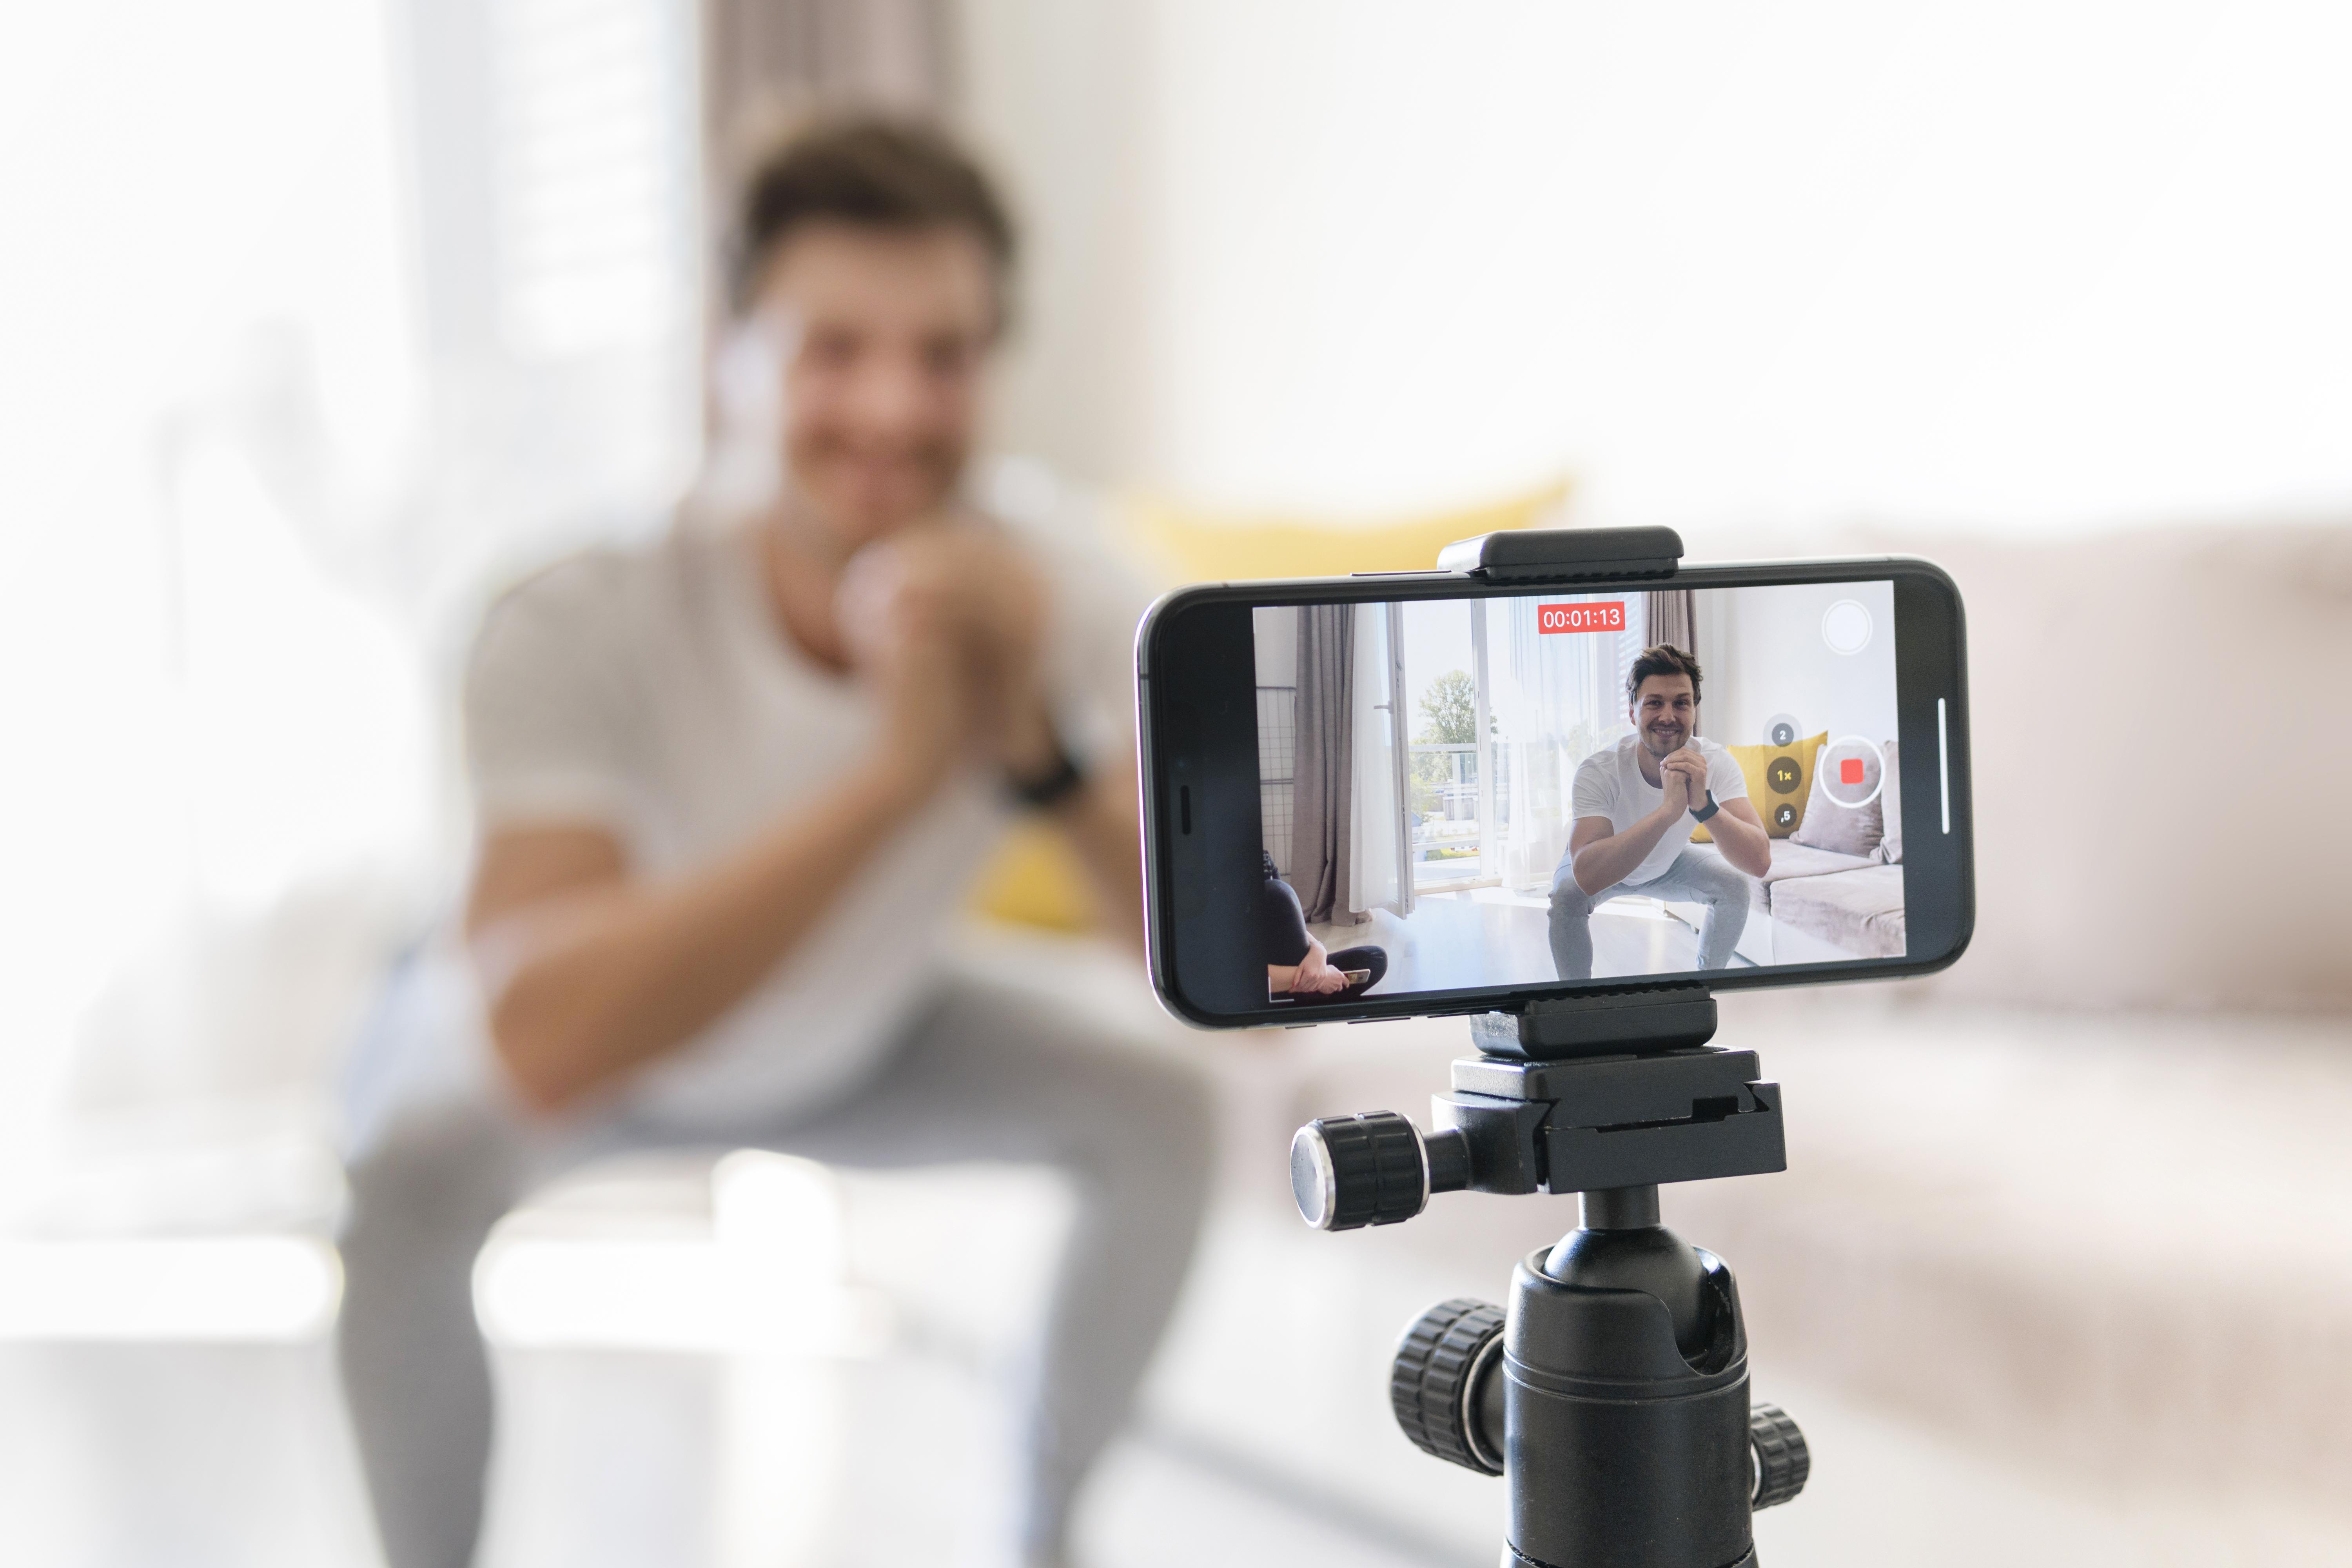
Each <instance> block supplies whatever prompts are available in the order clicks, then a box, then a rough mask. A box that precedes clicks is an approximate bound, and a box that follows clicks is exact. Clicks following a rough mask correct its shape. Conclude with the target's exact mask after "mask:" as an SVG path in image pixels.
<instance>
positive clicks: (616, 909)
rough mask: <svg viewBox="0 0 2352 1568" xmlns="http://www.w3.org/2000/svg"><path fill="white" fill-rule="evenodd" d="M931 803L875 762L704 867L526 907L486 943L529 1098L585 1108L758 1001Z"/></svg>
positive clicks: (517, 1072) (503, 1045)
mask: <svg viewBox="0 0 2352 1568" xmlns="http://www.w3.org/2000/svg"><path fill="white" fill-rule="evenodd" d="M925 797H926V792H925V791H924V790H923V789H922V788H921V787H920V785H919V784H916V783H914V782H912V781H910V780H908V779H907V778H906V777H904V776H903V774H902V773H900V772H899V771H898V770H895V769H892V768H889V767H887V766H886V765H882V764H876V765H874V766H872V767H869V768H866V769H864V770H861V771H860V772H859V773H856V774H855V775H852V777H850V778H849V779H846V780H845V781H843V783H842V784H839V785H838V786H836V787H835V789H834V790H832V791H829V792H828V793H827V794H826V795H825V796H824V797H823V798H822V799H820V800H818V801H815V802H812V803H811V804H810V806H809V808H808V809H807V810H805V811H803V812H796V813H795V814H794V815H793V818H792V819H791V820H790V821H787V822H784V823H782V824H779V825H778V826H775V827H773V828H772V829H770V830H769V831H768V832H766V833H764V834H762V835H761V836H760V837H758V838H756V839H754V840H752V841H751V843H750V844H748V845H746V846H745V847H743V848H742V849H741V850H740V851H738V852H737V853H735V854H733V855H730V856H729V857H727V858H724V859H722V860H720V861H719V863H718V864H716V865H714V866H712V867H710V868H708V869H706V870H703V871H699V872H697V873H696V874H694V875H692V876H690V877H686V878H683V879H678V880H677V881H674V882H667V883H662V884H658V885H649V884H644V883H629V882H617V883H613V884H609V885H606V886H603V887H598V888H593V889H586V890H583V891H582V892H580V893H578V894H574V895H571V896H569V897H561V898H557V899H552V900H547V901H545V902H542V903H537V904H532V905H529V906H526V907H524V908H522V909H520V910H515V911H514V912H512V913H510V914H507V915H505V916H503V917H500V918H499V919H496V920H494V921H490V922H488V924H486V925H485V926H484V927H483V928H482V929H481V930H480V931H478V932H477V934H476V939H475V942H476V950H477V952H478V954H479V955H480V958H481V962H482V966H483V969H484V972H485V979H486V984H487V988H488V991H489V994H490V1031H491V1036H492V1038H493V1040H494V1042H495V1044H496V1046H497V1048H498V1051H499V1057H500V1058H502V1059H503V1060H504V1061H505V1063H506V1065H507V1068H508V1070H509V1074H510V1076H511V1078H512V1079H513V1081H514V1083H515V1085H516V1087H517V1089H519V1090H520V1092H521V1093H522V1095H523V1096H524V1098H525V1099H526V1100H530V1102H531V1103H533V1104H534V1105H537V1106H539V1107H541V1108H542V1109H553V1108H556V1107H560V1106H562V1105H566V1104H569V1103H571V1102H572V1101H573V1100H578V1099H579V1098H581V1097H582V1096H583V1095H586V1094H588V1093H590V1092H592V1091H593V1090H594V1089H597V1088H599V1087H600V1086H603V1085H604V1084H607V1083H609V1082H611V1081H613V1080H614V1079H618V1078H619V1077H621V1076H622V1075H624V1074H625V1073H626V1072H628V1071H629V1070H630V1069H632V1068H636V1067H638V1066H640V1065H642V1064H644V1063H645V1062H646V1061H648V1060H651V1059H652V1058H656V1057H657V1056H659V1055H661V1054H662V1053H663V1052H665V1051H667V1050H669V1049H671V1048H673V1047H677V1046H678V1045H680V1044H682V1043H683V1042H685V1041H686V1040H688V1039H690V1038H692V1037H694V1036H695V1035H696V1034H698V1032H700V1031H701V1030H702V1029H703V1028H704V1027H706V1026H709V1024H710V1023H712V1022H713V1021H714V1020H716V1019H717V1018H718V1017H719V1016H720V1015H722V1014H723V1013H725V1012H726V1011H727V1010H728V1009H729V1008H730V1007H732V1006H733V1005H735V1004H736V1003H738V1002H740V1000H742V998H743V997H744V996H745V995H747V994H750V993H751V990H752V989H753V988H754V987H756V986H757V985H758V984H760V982H761V980H762V979H764V978H765V977H766V976H767V975H768V973H770V972H771V971H772V969H773V968H774V967H775V965H776V964H777V963H779V962H781V961H782V959H783V958H784V957H785V956H786V955H787V954H789V953H790V952H792V950H793V948H794V947H796V946H797V945H798V944H799V943H800V942H801V941H802V940H803V938H805V937H806V936H807V935H808V933H809V931H811V930H812V929H813V928H814V926H815V925H816V924H817V922H818V921H819V920H820V919H822V918H823V916H824V912H825V911H826V910H828V909H830V908H831V907H832V905H833V903H834V901H835V900H836V899H837V898H838V897H839V896H840V894H841V892H842V890H843V889H845V887H846V886H847V885H848V884H849V882H850V881H851V880H852V879H853V878H854V877H855V876H856V874H857V872H858V871H859V870H860V869H861V868H863V867H864V866H865V864H866V861H867V860H868V859H869V858H871V857H872V855H873V854H874V852H875V851H876V850H877V848H878V847H880V846H881V845H882V844H884V843H885V842H887V839H888V838H889V837H890V836H891V834H892V833H893V832H895V831H896V830H897V829H898V826H900V825H901V824H902V823H904V822H905V820H906V819H907V817H908V816H909V815H911V814H912V813H913V812H914V811H915V810H916V809H917V808H918V807H919V805H921V803H922V801H923V799H924V798H925Z"/></svg>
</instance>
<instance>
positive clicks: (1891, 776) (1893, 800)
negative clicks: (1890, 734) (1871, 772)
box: [1878, 741, 1903, 866]
mask: <svg viewBox="0 0 2352 1568" xmlns="http://www.w3.org/2000/svg"><path fill="white" fill-rule="evenodd" d="M1878 804H1879V805H1881V806H1882V807H1884V808H1885V809H1884V811H1883V812H1882V813H1881V814H1880V815H1881V817H1882V819H1883V820H1884V821H1885V824H1886V836H1885V837H1883V838H1881V839H1880V840H1879V841H1878V858H1880V859H1882V860H1884V861H1885V862H1886V863H1887V864H1888V865H1890V866H1900V865H1901V864H1903V759H1902V758H1901V757H1900V756H1899V755H1897V754H1896V752H1895V742H1893V741H1889V742H1886V787H1885V789H1883V790H1881V791H1879V792H1878Z"/></svg>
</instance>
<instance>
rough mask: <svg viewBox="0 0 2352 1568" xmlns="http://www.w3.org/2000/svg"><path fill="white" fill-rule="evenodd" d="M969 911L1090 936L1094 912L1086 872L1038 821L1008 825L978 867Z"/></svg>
mask: <svg viewBox="0 0 2352 1568" xmlns="http://www.w3.org/2000/svg"><path fill="white" fill-rule="evenodd" d="M971 909H972V910H973V912H974V913H977V914H980V915H982V916H985V917H986V918H987V919H989V920H992V921H1007V922H1010V923H1011V924H1013V925H1026V926H1041V927H1043V928H1045V930H1047V931H1092V930H1093V929H1094V928H1095V925H1096V917H1097V909H1096V905H1095V897H1094V889H1093V888H1092V886H1091V885H1090V884H1089V883H1088V881H1087V868H1086V865H1085V863H1084V862H1082V861H1081V860H1079V858H1078V852H1077V850H1076V849H1075V848H1073V847H1071V844H1070V841H1069V839H1068V838H1066V837H1064V836H1063V835H1061V834H1059V833H1056V832H1055V830H1054V829H1053V828H1051V827H1049V826H1046V825H1045V823H1043V822H1023V823H1017V824H1015V825H1014V826H1013V831H1012V832H1011V833H1009V834H1007V835H1005V838H1004V842H1003V844H1001V845H999V846H998V847H997V850H996V853H995V854H994V855H993V856H992V857H990V858H989V861H988V864H987V865H986V866H985V867H983V868H982V870H981V873H980V880H979V881H978V882H976V883H974V884H973V886H972V893H971Z"/></svg>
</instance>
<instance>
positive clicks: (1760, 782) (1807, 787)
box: [1691, 730, 1830, 844]
mask: <svg viewBox="0 0 2352 1568" xmlns="http://www.w3.org/2000/svg"><path fill="white" fill-rule="evenodd" d="M1829 739H1830V732H1829V731H1827V730H1824V731H1822V732H1821V733H1820V734H1818V735H1808V736H1806V737H1805V738H1804V739H1803V740H1801V741H1799V742H1796V744H1794V745H1790V746H1726V747H1725V748H1724V750H1725V751H1727V752H1730V753H1731V756H1732V760H1733V761H1734V762H1737V763H1738V764H1739V772H1740V773H1741V774H1742V776H1744V777H1745V778H1746V779H1747V780H1748V804H1749V805H1753V806H1755V808H1756V815H1757V816H1758V817H1759V818H1761V819H1762V821H1763V823H1764V831H1765V833H1766V834H1767V835H1769V837H1774V838H1786V837H1789V835H1790V834H1791V833H1794V832H1795V831H1797V829H1798V828H1800V827H1801V826H1804V821H1805V801H1806V799H1807V797H1809V796H1810V795H1811V794H1812V793H1813V791H1812V785H1813V759H1814V758H1815V757H1817V756H1819V755H1820V754H1821V750H1822V747H1823V746H1825V745H1827V744H1829ZM1776 758H1785V759H1786V760H1787V762H1788V763H1789V767H1788V769H1786V770H1783V772H1782V773H1781V775H1780V782H1781V783H1783V784H1787V785H1788V786H1789V787H1788V789H1787V790H1785V791H1782V790H1776V789H1774V788H1773V787H1772V763H1773V761H1774V759H1776ZM1784 804H1785V805H1789V806H1791V807H1793V808H1794V810H1795V813H1796V815H1795V816H1791V817H1790V818H1789V820H1788V823H1787V824H1786V826H1783V825H1782V824H1780V822H1777V821H1775V820H1774V819H1773V815H1772V814H1773V812H1774V811H1775V810H1777V809H1778V808H1779V807H1780V806H1781V805H1784ZM1691 842H1692V843H1694V844H1712V843H1714V842H1715V835H1713V834H1712V833H1709V832H1708V831H1707V830H1706V828H1704V827H1699V828H1694V829H1693V830H1692V832H1691Z"/></svg>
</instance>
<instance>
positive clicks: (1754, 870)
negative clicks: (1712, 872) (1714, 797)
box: [1707, 806, 1772, 877]
mask: <svg viewBox="0 0 2352 1568" xmlns="http://www.w3.org/2000/svg"><path fill="white" fill-rule="evenodd" d="M1707 826H1708V828H1709V829H1710V830H1711V831H1712V832H1713V833H1714V835H1715V845H1716V847H1717V848H1718V849H1720V850H1722V851H1723V858H1725V859H1726V860H1728V861H1730V862H1731V864H1732V866H1733V868H1735V869H1738V870H1741V871H1745V872H1747V873H1748V875H1749V876H1751V877H1761V876H1763V875H1764V874H1765V873H1766V872H1768V871H1769V870H1770V869H1771V868H1772V836H1771V835H1770V834H1769V833H1767V832H1765V831H1764V829H1763V828H1762V826H1759V825H1758V824H1756V823H1753V822H1749V821H1748V819H1747V818H1745V817H1740V816H1733V815H1732V814H1731V810H1730V808H1729V807H1728V806H1727V807H1725V808H1723V809H1722V810H1719V811H1717V813H1716V814H1715V816H1714V817H1713V818H1712V819H1711V820H1709V822H1708V823H1707Z"/></svg>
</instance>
